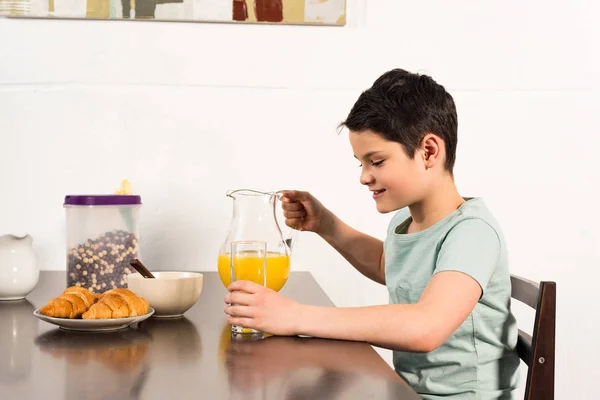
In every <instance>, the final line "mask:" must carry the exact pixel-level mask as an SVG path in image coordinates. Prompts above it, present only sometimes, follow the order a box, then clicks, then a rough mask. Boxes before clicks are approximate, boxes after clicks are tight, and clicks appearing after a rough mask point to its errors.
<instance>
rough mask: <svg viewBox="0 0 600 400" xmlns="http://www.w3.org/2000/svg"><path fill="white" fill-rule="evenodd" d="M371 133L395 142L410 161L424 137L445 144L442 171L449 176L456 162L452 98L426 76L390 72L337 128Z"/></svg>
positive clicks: (358, 102)
mask: <svg viewBox="0 0 600 400" xmlns="http://www.w3.org/2000/svg"><path fill="white" fill-rule="evenodd" d="M343 126H345V127H347V128H348V129H350V130H351V131H355V132H361V131H365V130H371V131H373V132H376V133H378V134H380V135H382V136H383V137H384V138H385V139H387V140H390V141H394V142H398V143H400V144H401V145H402V146H403V147H404V150H405V151H406V153H407V154H408V156H409V157H410V158H411V159H412V158H413V157H414V155H415V151H416V149H417V147H418V146H419V145H420V143H421V140H422V139H423V137H425V135H426V134H427V133H433V134H435V135H437V136H439V137H441V138H442V139H443V140H444V143H445V144H446V163H445V165H444V166H445V168H446V169H447V170H448V171H449V172H450V173H452V170H453V168H454V161H455V160H456V144H457V141H458V136H457V130H458V121H457V116H456V106H455V105H454V100H453V99H452V96H450V94H449V93H448V92H446V90H445V89H444V87H443V86H441V85H439V84H437V83H436V82H435V81H434V80H433V79H432V78H431V77H429V76H427V75H419V74H413V73H410V72H408V71H405V70H403V69H393V70H391V71H388V72H386V73H385V74H383V75H382V76H380V77H379V78H378V79H377V80H376V81H375V83H373V86H372V87H370V88H369V89H367V90H366V91H364V92H363V93H362V94H361V95H360V97H359V98H358V100H357V101H356V103H355V104H354V106H353V107H352V110H350V114H348V118H346V121H344V122H342V123H341V124H340V127H343Z"/></svg>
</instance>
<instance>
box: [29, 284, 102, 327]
mask: <svg viewBox="0 0 600 400" xmlns="http://www.w3.org/2000/svg"><path fill="white" fill-rule="evenodd" d="M95 302H96V296H95V295H94V294H93V293H92V292H90V291H89V290H87V289H85V288H82V287H78V286H71V287H68V288H66V289H65V290H64V291H63V292H62V294H61V295H60V296H58V297H55V298H53V299H51V300H50V301H49V302H48V303H47V304H46V305H45V306H44V307H42V308H41V309H40V314H42V315H46V316H48V317H55V318H70V319H75V318H80V317H81V315H82V314H83V313H84V312H86V311H87V310H88V309H89V308H90V307H91V306H92V305H93V304H94V303H95Z"/></svg>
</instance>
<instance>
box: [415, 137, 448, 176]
mask: <svg viewBox="0 0 600 400" xmlns="http://www.w3.org/2000/svg"><path fill="white" fill-rule="evenodd" d="M421 154H422V157H423V164H424V165H425V169H431V168H433V167H434V166H435V165H436V164H437V163H439V162H442V158H443V155H444V141H443V140H442V138H440V137H439V136H437V135H434V134H433V133H428V134H426V135H425V137H424V138H423V140H421Z"/></svg>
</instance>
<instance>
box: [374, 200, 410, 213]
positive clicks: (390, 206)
mask: <svg viewBox="0 0 600 400" xmlns="http://www.w3.org/2000/svg"><path fill="white" fill-rule="evenodd" d="M386 200H387V199H386ZM375 207H376V208H377V211H379V213H381V214H387V213H389V212H392V211H398V210H400V209H401V208H404V207H406V205H404V204H399V203H397V202H396V203H391V202H386V201H378V202H376V203H375Z"/></svg>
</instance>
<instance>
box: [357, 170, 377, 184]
mask: <svg viewBox="0 0 600 400" xmlns="http://www.w3.org/2000/svg"><path fill="white" fill-rule="evenodd" d="M373 181H374V179H373V175H371V174H369V173H368V172H362V173H361V174H360V183H362V184H363V185H367V186H368V185H370V184H372V183H373Z"/></svg>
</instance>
